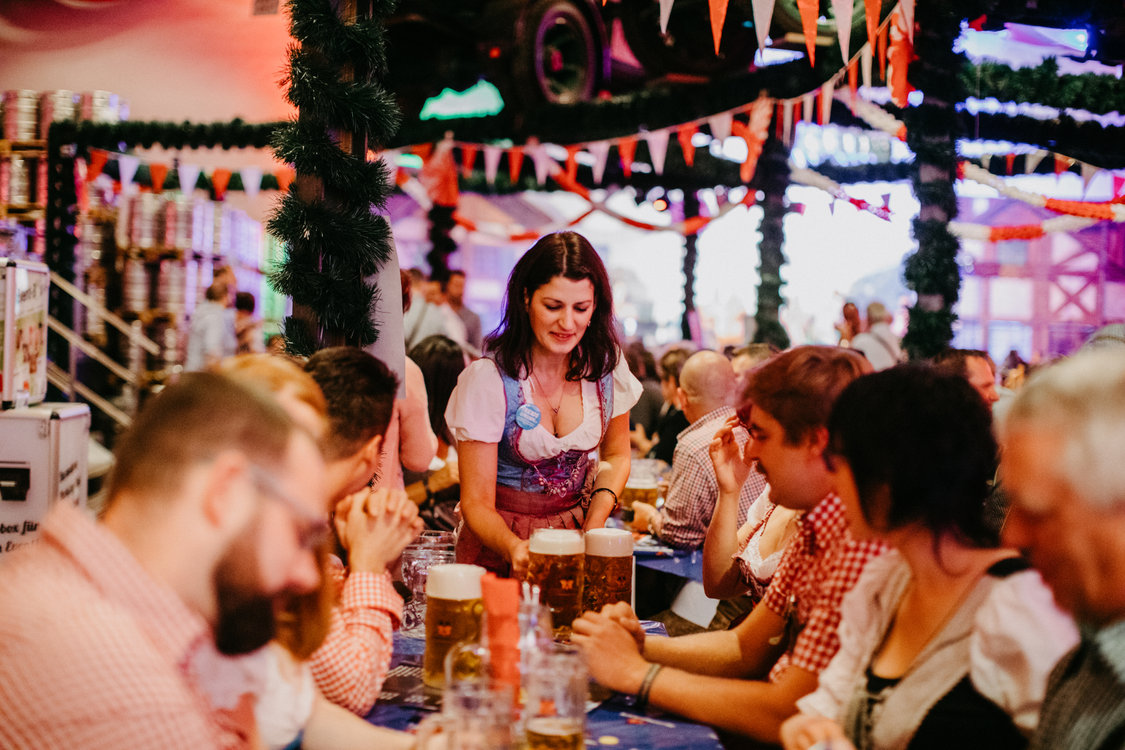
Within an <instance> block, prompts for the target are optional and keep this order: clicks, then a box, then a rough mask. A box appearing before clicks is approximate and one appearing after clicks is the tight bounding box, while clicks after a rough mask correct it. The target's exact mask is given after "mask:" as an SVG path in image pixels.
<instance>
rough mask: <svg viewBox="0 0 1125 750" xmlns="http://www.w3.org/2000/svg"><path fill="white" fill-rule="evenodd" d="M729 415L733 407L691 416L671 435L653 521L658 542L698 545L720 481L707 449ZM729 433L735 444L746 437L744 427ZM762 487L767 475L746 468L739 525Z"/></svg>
mask: <svg viewBox="0 0 1125 750" xmlns="http://www.w3.org/2000/svg"><path fill="white" fill-rule="evenodd" d="M734 414H735V412H734V408H733V407H730V406H721V407H719V408H718V409H715V410H714V411H711V412H708V413H707V414H705V415H704V416H702V417H700V418H699V419H697V420H695V422H693V423H692V424H691V426H690V427H688V428H687V429H686V430H684V431H683V432H681V433H680V434H679V436H678V437H677V438H676V451H675V453H674V454H673V455H672V476H671V478H670V479H669V481H668V496H667V499H666V500H665V501H664V507H663V508H662V509H661V511H660V516H659V519H658V520H655V521H654V523H653V525H652V531H653V532H654V535H655V536H656V537H657V538H658V539H660V541H662V542H664V543H666V544H668V545H670V546H672V547H677V548H679V549H696V548H698V547H699V546H700V545H702V544H703V539H704V537H706V536H707V526H708V524H710V523H711V516H712V515H713V514H714V513H715V502H716V501H717V500H718V499H719V483H718V480H716V479H715V467H714V466H713V465H712V464H711V455H710V453H709V452H708V448H709V447H710V445H711V440H712V439H713V438H714V437H715V433H716V432H718V431H719V428H720V427H722V426H723V424H724V423H725V422H726V421H727V418H728V417H733V416H734ZM734 435H735V439H736V440H737V441H738V445H739V447H744V446H745V445H746V441H747V440H749V436H748V435H747V434H746V431H745V430H736V431H735V433H734ZM765 488H766V478H765V477H763V476H762V475H761V474H759V473H758V472H757V470H751V472H750V476H749V478H748V479H747V480H746V481H745V482H744V483H743V485H742V491H741V492H740V493H739V495H738V525H739V526H742V524H743V523H745V522H746V513H747V511H749V510H750V506H751V505H752V504H753V503H754V500H756V499H757V498H758V495H760V494H762V490H764V489H765Z"/></svg>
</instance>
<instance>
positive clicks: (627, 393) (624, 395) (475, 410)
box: [445, 356, 643, 461]
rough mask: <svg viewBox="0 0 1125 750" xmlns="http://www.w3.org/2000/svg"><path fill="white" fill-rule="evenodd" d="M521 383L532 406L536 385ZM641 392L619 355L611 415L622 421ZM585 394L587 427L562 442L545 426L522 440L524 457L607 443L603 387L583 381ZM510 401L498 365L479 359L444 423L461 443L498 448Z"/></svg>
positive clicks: (447, 410)
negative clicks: (604, 440) (601, 397)
mask: <svg viewBox="0 0 1125 750" xmlns="http://www.w3.org/2000/svg"><path fill="white" fill-rule="evenodd" d="M519 383H520V388H522V389H523V398H524V401H525V402H527V403H529V404H530V403H532V402H533V401H534V399H533V398H532V395H531V381H530V380H528V378H527V377H523V378H521V379H520V381H519ZM642 390H643V389H642V386H641V382H640V381H639V380H637V379H636V377H634V376H633V373H631V372H630V371H629V366H628V365H627V364H626V363H625V358H624V357H620V356H619V357H618V359H617V366H616V367H615V368H614V369H613V414H611V415H610V416H611V417H616V416H620V415H621V414H625V413H626V412H628V411H629V410H630V409H632V408H633V404H635V403H637V400H638V399H639V398H640V397H641V391H642ZM581 394H582V423H581V424H580V425H579V426H578V427H576V428H575V429H574V430H573V431H571V432H570V433H568V434H566V435H563V436H562V437H555V436H554V434H553V433H552V432H551V431H550V430H548V429H547V428H546V427H545V426H544V425H543V423H542V422H540V423H539V424H538V425H536V426H535V427H533V428H532V429H530V430H524V431H523V433H522V434H521V435H520V444H519V449H520V453H522V454H523V455H524V456H525V457H527V458H528V459H530V460H532V461H537V460H540V459H544V458H551V457H552V456H557V455H559V454H560V453H563V452H565V451H568V450H585V451H589V450H594V449H595V448H597V447H598V445H599V444H600V443H601V440H602V417H601V409H600V408H599V405H598V384H597V383H596V382H593V381H590V380H583V381H581ZM505 402H506V399H505V398H504V383H503V381H502V380H501V379H500V371H499V370H498V369H497V367H496V365H495V363H493V362H492V361H491V360H489V359H478V360H477V361H475V362H473V363H472V364H471V365H469V366H468V367H466V368H465V370H464V371H463V372H462V373H461V375H460V376H458V378H457V387H456V388H454V389H453V393H452V395H450V397H449V405H448V406H446V407H445V421H446V423H447V424H448V425H449V429H450V431H451V432H452V433H453V437H454V438H456V439H457V441H458V442H460V441H462V440H477V441H480V442H482V443H499V442H500V439H501V438H502V437H503V436H504V414H505V407H506V403H505Z"/></svg>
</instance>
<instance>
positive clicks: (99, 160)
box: [86, 148, 109, 182]
mask: <svg viewBox="0 0 1125 750" xmlns="http://www.w3.org/2000/svg"><path fill="white" fill-rule="evenodd" d="M108 161H109V152H108V151H103V150H102V149H100V148H92V149H90V163H89V164H88V165H87V166H86V182H92V181H93V180H95V179H97V176H98V175H100V174H101V173H102V170H103V169H105V165H106V162H108Z"/></svg>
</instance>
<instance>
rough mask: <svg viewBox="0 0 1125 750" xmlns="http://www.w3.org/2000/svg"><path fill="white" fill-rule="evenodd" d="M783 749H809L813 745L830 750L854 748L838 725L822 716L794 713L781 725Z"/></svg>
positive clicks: (850, 749) (853, 749) (852, 749)
mask: <svg viewBox="0 0 1125 750" xmlns="http://www.w3.org/2000/svg"><path fill="white" fill-rule="evenodd" d="M781 743H782V745H784V746H785V750H809V748H812V747H813V746H814V745H815V746H819V747H822V748H831V750H855V747H854V746H853V745H852V743H851V742H849V741H848V738H847V737H846V736H845V735H844V730H843V729H841V728H840V725H839V724H837V723H836V722H834V721H832V720H831V719H826V718H824V717H823V716H810V715H808V714H796V715H795V716H791V717H789V718H788V719H786V720H785V723H784V724H782V725H781Z"/></svg>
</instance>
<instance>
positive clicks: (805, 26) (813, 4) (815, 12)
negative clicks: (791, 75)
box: [797, 0, 820, 66]
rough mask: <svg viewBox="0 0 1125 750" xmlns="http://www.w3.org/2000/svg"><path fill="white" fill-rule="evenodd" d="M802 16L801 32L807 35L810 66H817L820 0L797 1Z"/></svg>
mask: <svg viewBox="0 0 1125 750" xmlns="http://www.w3.org/2000/svg"><path fill="white" fill-rule="evenodd" d="M797 12H798V13H800V14H801V31H803V32H804V34H805V49H807V50H808V51H809V65H810V66H813V65H815V64H816V19H817V18H818V17H819V16H820V3H819V2H818V0H797Z"/></svg>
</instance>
